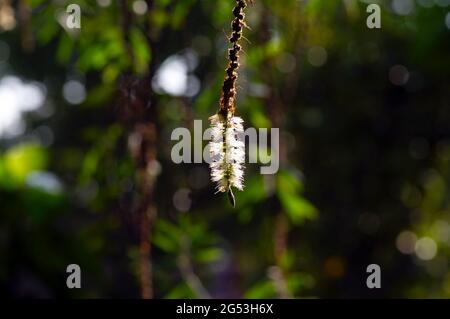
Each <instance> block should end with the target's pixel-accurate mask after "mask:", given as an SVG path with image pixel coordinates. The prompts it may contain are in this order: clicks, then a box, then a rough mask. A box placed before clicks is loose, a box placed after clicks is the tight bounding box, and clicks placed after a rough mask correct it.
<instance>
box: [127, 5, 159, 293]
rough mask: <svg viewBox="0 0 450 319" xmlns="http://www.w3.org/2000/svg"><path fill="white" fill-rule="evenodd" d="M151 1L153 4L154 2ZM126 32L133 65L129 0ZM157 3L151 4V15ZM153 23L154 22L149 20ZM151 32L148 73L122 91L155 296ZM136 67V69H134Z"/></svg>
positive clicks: (142, 257)
mask: <svg viewBox="0 0 450 319" xmlns="http://www.w3.org/2000/svg"><path fill="white" fill-rule="evenodd" d="M150 4H151V3H150ZM121 7H122V32H123V40H124V45H125V51H126V52H127V54H128V55H129V57H130V58H131V62H132V64H133V61H134V53H133V49H132V46H131V43H130V38H129V32H130V29H131V26H132V23H133V21H132V15H131V12H130V10H129V7H128V2H127V1H126V0H122V1H121ZM152 8H153V6H152V5H149V13H148V14H149V16H150V14H151V10H152ZM149 23H150V22H149ZM146 31H147V38H148V46H149V49H150V52H151V53H152V60H151V61H150V63H149V67H148V70H147V74H145V75H144V76H143V77H141V78H137V77H136V76H134V75H124V78H125V80H124V84H122V94H123V97H124V98H125V104H124V108H125V113H126V115H127V116H128V117H129V119H131V124H132V129H131V130H132V132H131V133H130V134H129V138H128V146H129V150H130V153H131V156H132V158H133V159H134V161H135V163H136V168H137V174H136V175H137V177H136V179H137V181H136V183H137V189H138V195H137V196H138V202H139V204H138V208H137V214H136V217H137V233H138V240H139V263H138V268H139V269H138V271H139V284H140V289H141V297H142V298H143V299H151V298H153V297H154V286H153V269H152V259H151V252H152V246H151V240H152V230H153V226H154V221H155V218H156V216H157V207H156V204H155V188H156V180H157V176H158V174H159V172H160V163H159V162H158V161H157V144H158V143H157V142H158V138H157V135H158V134H157V132H158V126H157V118H158V117H157V110H156V98H155V96H154V95H153V93H152V88H151V79H152V77H153V74H154V72H155V70H154V69H155V62H154V51H155V50H154V43H153V42H152V41H151V40H150V37H151V36H150V34H149V30H146ZM132 69H133V68H132Z"/></svg>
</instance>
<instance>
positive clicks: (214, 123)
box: [209, 114, 245, 192]
mask: <svg viewBox="0 0 450 319" xmlns="http://www.w3.org/2000/svg"><path fill="white" fill-rule="evenodd" d="M209 120H210V121H211V128H212V134H211V135H212V138H211V141H210V142H209V152H210V156H211V164H210V168H211V180H212V181H213V182H215V183H217V191H218V192H226V191H228V189H229V188H230V187H235V188H237V189H239V190H242V189H243V187H244V185H243V182H244V162H245V143H244V140H243V139H244V127H243V125H242V123H243V120H242V119H241V118H240V117H230V118H228V119H225V118H224V117H223V116H222V115H219V114H216V115H214V116H211V117H210V118H209Z"/></svg>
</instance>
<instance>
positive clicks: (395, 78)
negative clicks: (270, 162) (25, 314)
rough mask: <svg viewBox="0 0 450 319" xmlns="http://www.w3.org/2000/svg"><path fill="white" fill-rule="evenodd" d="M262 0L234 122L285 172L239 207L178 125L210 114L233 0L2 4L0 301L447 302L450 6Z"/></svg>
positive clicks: (433, 1) (255, 172)
mask: <svg viewBox="0 0 450 319" xmlns="http://www.w3.org/2000/svg"><path fill="white" fill-rule="evenodd" d="M254 2H255V3H254V5H251V6H250V7H249V8H248V10H247V24H248V25H249V26H250V28H251V29H249V30H245V37H246V38H247V39H248V41H244V42H243V43H242V44H243V48H244V51H245V52H244V53H243V54H242V68H241V69H240V76H239V80H238V82H239V85H240V88H239V92H238V97H239V100H238V108H237V114H238V115H239V116H242V118H243V119H244V120H245V123H246V126H248V127H250V126H251V127H256V128H264V127H279V128H280V131H281V140H280V142H281V149H280V162H281V166H280V170H279V172H278V173H277V174H276V175H273V176H270V175H267V176H262V175H260V174H259V165H256V164H249V165H247V166H248V167H247V169H246V181H245V185H246V187H245V191H244V192H240V193H238V194H236V196H237V208H236V209H232V208H231V207H230V205H229V203H228V202H227V198H226V196H220V195H218V194H214V187H213V185H211V183H210V182H209V170H208V166H207V164H206V163H205V164H180V165H176V164H174V163H173V162H172V161H171V159H170V152H171V147H172V146H173V145H174V143H175V142H173V141H171V140H170V134H171V132H172V129H174V128H176V127H188V128H191V129H192V127H193V120H194V119H202V120H203V123H204V127H206V125H207V121H206V120H207V118H208V117H209V116H211V115H212V114H214V112H216V110H217V108H218V100H219V97H220V87H221V84H222V80H223V76H224V68H225V66H226V63H227V61H226V50H227V46H228V44H227V34H228V32H229V28H230V27H229V25H230V21H231V18H232V16H231V10H232V7H233V5H234V1H232V0H214V1H206V0H183V1H174V0H146V1H143V0H136V1H126V0H121V1H111V0H97V1H94V0H92V1H88V0H78V1H75V0H70V1H65V0H58V1H57V0H17V1H10V0H2V1H0V32H1V33H0V293H1V294H3V295H8V296H13V297H25V296H27V297H56V296H65V297H123V298H129V297H139V296H141V291H142V290H143V285H144V286H145V284H146V283H145V280H146V278H145V277H142V271H143V270H144V271H150V270H151V277H152V278H153V280H152V281H153V285H152V286H153V292H152V293H153V295H154V296H155V297H157V298H165V297H167V298H184V297H209V296H212V297H248V298H258V297H260V298H267V297H281V298H286V297H296V298H302V297H441V298H448V297H450V268H449V263H448V261H449V257H450V165H449V164H450V90H449V88H450V59H449V54H450V41H449V40H450V37H449V35H450V1H446V0H417V1H414V0H392V1H388V0H386V1H358V0H343V1H338V0H309V1H308V0H283V1H270V0H255V1H254ZM371 2H377V3H379V4H380V5H381V9H382V13H381V18H382V27H381V29H372V30H371V29H368V28H367V27H366V18H367V16H368V13H366V7H367V5H368V3H371ZM70 3H77V4H79V5H80V7H81V10H82V18H81V29H79V30H76V29H72V30H71V29H68V28H67V27H66V24H65V21H66V18H67V17H66V13H65V12H66V7H67V5H68V4H70ZM147 241H148V242H150V243H151V245H150V246H148V245H146V242H147ZM149 249H151V251H150V250H149ZM72 263H75V264H79V265H80V266H81V269H82V289H74V290H69V289H67V288H66V275H67V274H66V273H65V270H66V266H67V265H68V264H72ZM372 263H376V264H379V265H380V266H381V269H382V288H381V289H377V290H369V289H367V287H366V277H367V274H366V267H367V265H369V264H372ZM149 265H151V267H149ZM144 288H145V287H144ZM147 288H148V287H147ZM147 293H148V292H147Z"/></svg>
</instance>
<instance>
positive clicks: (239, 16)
mask: <svg viewBox="0 0 450 319" xmlns="http://www.w3.org/2000/svg"><path fill="white" fill-rule="evenodd" d="M246 1H247V0H236V6H235V7H234V9H233V15H234V17H235V18H234V20H233V22H232V23H231V28H232V33H231V36H230V38H229V41H230V43H231V44H232V48H231V49H229V50H228V60H229V61H230V63H229V64H228V68H227V69H226V76H225V80H224V81H223V86H222V97H221V98H220V110H219V113H220V114H222V115H223V116H224V117H225V118H228V117H232V116H234V112H235V109H236V101H235V99H236V80H237V78H238V72H237V71H238V69H239V52H240V51H241V46H240V45H239V44H238V42H239V40H240V39H241V38H242V29H243V28H244V27H246V24H245V21H244V19H245V13H244V9H245V8H246V7H247V2H246Z"/></svg>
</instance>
